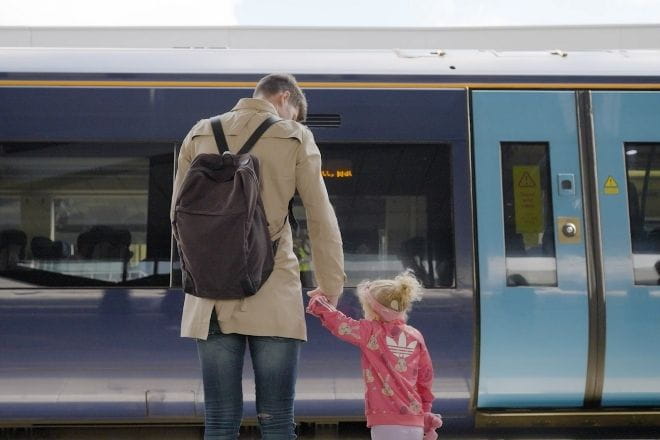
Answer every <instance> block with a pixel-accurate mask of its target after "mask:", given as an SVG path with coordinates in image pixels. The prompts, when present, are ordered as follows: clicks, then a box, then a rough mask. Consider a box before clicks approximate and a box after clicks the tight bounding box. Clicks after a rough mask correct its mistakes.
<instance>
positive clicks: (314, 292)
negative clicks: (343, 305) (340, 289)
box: [307, 287, 339, 307]
mask: <svg viewBox="0 0 660 440" xmlns="http://www.w3.org/2000/svg"><path fill="white" fill-rule="evenodd" d="M316 295H323V296H325V297H326V299H327V300H328V302H329V303H330V304H332V306H333V307H337V303H338V302H339V296H328V295H326V294H325V292H324V291H322V290H321V288H320V287H317V288H316V289H314V290H310V291H309V292H307V296H309V297H310V298H314V297H315V296H316Z"/></svg>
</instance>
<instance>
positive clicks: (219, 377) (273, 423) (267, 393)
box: [197, 312, 302, 440]
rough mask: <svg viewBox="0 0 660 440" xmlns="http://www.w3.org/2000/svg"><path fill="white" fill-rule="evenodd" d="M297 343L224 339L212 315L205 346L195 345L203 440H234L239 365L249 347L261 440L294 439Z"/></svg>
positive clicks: (239, 394)
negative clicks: (201, 390)
mask: <svg viewBox="0 0 660 440" xmlns="http://www.w3.org/2000/svg"><path fill="white" fill-rule="evenodd" d="M301 342H302V341H300V340H297V339H289V338H280V337H272V336H246V335H240V334H224V333H222V332H221V331H220V327H219V326H218V321H217V318H216V315H215V312H214V313H213V315H212V316H211V323H210V325H209V335H208V339H207V340H206V341H204V340H201V339H198V340H197V351H198V353H199V360H200V362H201V365H202V379H203V382H204V405H205V431H204V439H205V440H230V439H231V440H235V439H237V438H238V432H239V429H240V427H241V417H242V415H243V387H242V379H243V377H242V376H243V374H242V373H243V359H244V356H245V346H246V345H247V344H249V346H250V357H251V358H252V366H253V368H254V379H255V385H256V400H257V401H256V404H257V420H258V421H259V428H260V429H261V436H262V439H263V440H291V439H295V438H296V434H295V423H294V421H293V399H294V394H295V385H296V372H297V368H298V355H299V352H300V344H301Z"/></svg>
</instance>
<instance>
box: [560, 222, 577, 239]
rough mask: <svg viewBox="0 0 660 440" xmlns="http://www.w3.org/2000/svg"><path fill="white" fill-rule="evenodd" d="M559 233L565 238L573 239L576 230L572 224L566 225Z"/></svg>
mask: <svg viewBox="0 0 660 440" xmlns="http://www.w3.org/2000/svg"><path fill="white" fill-rule="evenodd" d="M561 231H562V232H563V233H564V235H565V236H567V237H575V234H576V233H577V228H576V227H575V225H574V224H573V223H566V224H565V225H564V226H563V227H562V228H561Z"/></svg>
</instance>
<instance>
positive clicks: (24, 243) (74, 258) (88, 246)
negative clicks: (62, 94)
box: [0, 143, 173, 287]
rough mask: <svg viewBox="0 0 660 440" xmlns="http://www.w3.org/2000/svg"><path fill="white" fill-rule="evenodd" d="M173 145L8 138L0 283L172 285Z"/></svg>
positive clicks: (1, 193)
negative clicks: (12, 141) (16, 141)
mask: <svg viewBox="0 0 660 440" xmlns="http://www.w3.org/2000/svg"><path fill="white" fill-rule="evenodd" d="M172 160H173V145H171V144H170V145H167V144H166V145H154V144H100V143H89V144H88V143H70V144H64V143H61V144H5V145H2V149H1V150H0V176H1V177H0V214H2V220H1V221H0V287H24V286H25V287H27V286H53V287H68V286H81V287H82V286H132V285H135V286H167V285H168V284H169V272H170V246H171V245H170V225H169V203H170V197H171V192H172Z"/></svg>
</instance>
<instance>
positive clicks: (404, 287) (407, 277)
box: [394, 270, 422, 304]
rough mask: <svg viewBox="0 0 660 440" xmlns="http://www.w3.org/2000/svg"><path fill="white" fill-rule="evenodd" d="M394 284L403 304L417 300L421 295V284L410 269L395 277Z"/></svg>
mask: <svg viewBox="0 0 660 440" xmlns="http://www.w3.org/2000/svg"><path fill="white" fill-rule="evenodd" d="M394 285H395V288H396V290H397V291H398V292H399V295H400V297H401V300H402V301H401V302H402V303H403V304H410V303H411V302H413V301H419V300H420V299H421V297H422V285H421V284H420V283H419V281H418V280H417V278H415V276H414V275H413V273H412V271H410V270H407V271H405V272H403V273H402V274H401V275H398V276H397V277H395V278H394Z"/></svg>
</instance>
